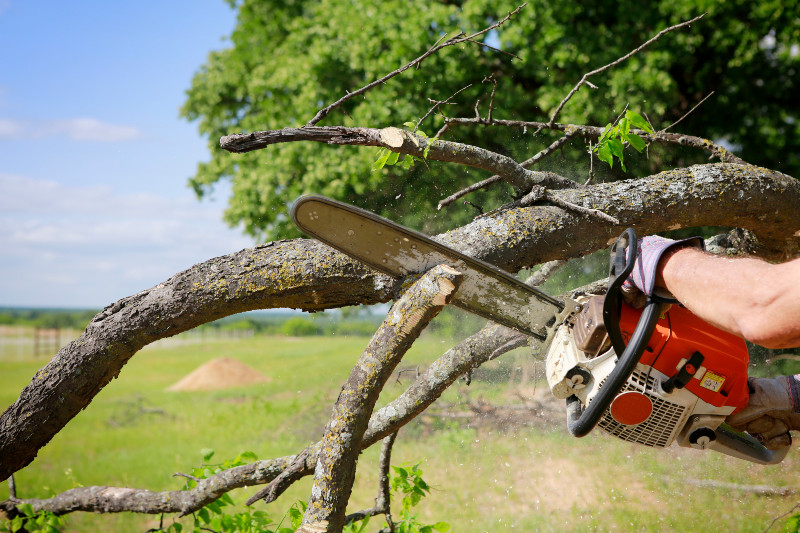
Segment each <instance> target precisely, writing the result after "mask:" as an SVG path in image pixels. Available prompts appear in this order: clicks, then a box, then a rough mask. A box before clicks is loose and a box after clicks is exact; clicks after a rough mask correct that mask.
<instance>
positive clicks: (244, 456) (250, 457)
mask: <svg viewBox="0 0 800 533" xmlns="http://www.w3.org/2000/svg"><path fill="white" fill-rule="evenodd" d="M236 459H237V460H240V461H258V456H257V455H256V454H255V452H251V451H246V452H242V453H240V454H239V456H238V457H237V458H236Z"/></svg>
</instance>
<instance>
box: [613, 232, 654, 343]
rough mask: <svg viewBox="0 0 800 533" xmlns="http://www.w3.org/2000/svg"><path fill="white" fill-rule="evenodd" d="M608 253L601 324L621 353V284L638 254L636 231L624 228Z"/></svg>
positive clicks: (622, 341)
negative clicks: (606, 286) (626, 251)
mask: <svg viewBox="0 0 800 533" xmlns="http://www.w3.org/2000/svg"><path fill="white" fill-rule="evenodd" d="M626 249H627V250H628V255H627V257H626V256H625V250H626ZM609 255H610V257H609V265H608V290H607V291H606V297H605V300H604V301H603V324H605V327H606V331H607V332H608V338H609V340H610V341H611V346H613V347H614V351H615V352H616V353H617V354H621V353H622V352H623V351H624V350H625V341H624V340H623V339H622V332H621V331H620V329H619V317H620V312H621V310H622V284H623V283H625V280H626V279H628V276H630V274H631V272H633V267H634V266H635V265H636V257H637V256H638V255H639V240H638V239H637V237H636V231H634V229H633V228H628V229H626V230H625V231H624V232H623V233H622V235H620V236H619V238H617V241H616V242H615V243H614V246H612V247H611V253H610V254H609ZM648 340H649V338H648Z"/></svg>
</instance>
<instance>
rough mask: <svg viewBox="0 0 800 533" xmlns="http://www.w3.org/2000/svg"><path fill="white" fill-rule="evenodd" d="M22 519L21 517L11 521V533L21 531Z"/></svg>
mask: <svg viewBox="0 0 800 533" xmlns="http://www.w3.org/2000/svg"><path fill="white" fill-rule="evenodd" d="M22 523H23V518H22V517H21V516H17V517H15V518H14V519H13V520H11V522H10V524H11V533H16V532H17V531H19V530H20V529H22Z"/></svg>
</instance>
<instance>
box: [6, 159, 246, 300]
mask: <svg viewBox="0 0 800 533" xmlns="http://www.w3.org/2000/svg"><path fill="white" fill-rule="evenodd" d="M248 246H252V241H251V240H250V239H249V238H247V237H245V236H243V235H241V232H240V231H238V230H234V229H230V228H228V227H226V225H225V224H224V222H222V206H220V205H215V204H208V203H202V204H201V203H198V202H197V201H196V200H195V199H194V198H193V196H192V195H191V193H189V192H188V191H187V193H186V195H185V196H183V197H180V198H166V197H162V196H158V195H156V194H131V195H123V194H117V193H115V192H114V191H112V190H111V189H110V188H109V187H74V186H68V185H64V184H60V183H57V182H55V181H48V180H36V179H31V178H27V177H24V176H18V175H9V174H0V257H2V260H0V305H27V306H66V307H87V306H88V307H102V306H104V305H106V304H109V303H111V302H113V301H116V300H118V299H120V298H123V297H125V296H128V295H130V294H134V293H136V292H139V291H141V290H143V289H147V288H148V287H151V286H153V285H155V284H157V283H160V282H161V281H164V280H165V279H167V278H168V277H170V276H171V275H173V274H175V273H177V272H180V271H181V270H184V269H186V268H189V267H190V266H192V265H193V264H195V263H198V262H201V261H205V260H207V259H210V258H212V257H215V256H219V255H224V254H228V253H233V252H236V251H238V250H241V249H242V248H246V247H248Z"/></svg>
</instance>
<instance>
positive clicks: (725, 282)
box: [656, 248, 800, 348]
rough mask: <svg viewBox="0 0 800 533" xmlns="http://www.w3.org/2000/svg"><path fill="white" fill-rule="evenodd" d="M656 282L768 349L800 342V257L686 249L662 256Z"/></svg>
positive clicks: (708, 319) (693, 308) (714, 320)
mask: <svg viewBox="0 0 800 533" xmlns="http://www.w3.org/2000/svg"><path fill="white" fill-rule="evenodd" d="M656 283H657V285H660V286H662V287H665V288H666V289H667V290H669V291H670V292H671V293H672V294H673V295H674V296H675V298H676V299H677V300H678V301H680V302H681V303H682V304H683V305H684V306H686V307H687V308H688V309H689V310H690V311H692V312H693V313H694V314H696V315H697V316H699V317H700V318H702V319H703V320H705V321H706V322H709V323H711V324H714V325H715V326H717V327H719V328H721V329H723V330H725V331H729V332H731V333H733V334H735V335H738V336H740V337H743V338H745V339H747V340H749V341H751V342H754V343H756V344H760V345H762V346H766V347H767V348H786V347H790V346H800V259H798V260H794V261H790V262H788V263H783V264H779V265H774V264H770V263H766V262H764V261H761V260H758V259H749V258H736V259H730V258H723V257H716V256H712V255H709V254H706V253H704V252H701V251H700V250H697V249H695V248H681V249H678V250H676V251H674V252H672V253H670V254H669V255H667V256H665V257H663V258H662V260H661V261H660V263H659V269H658V277H657V279H656Z"/></svg>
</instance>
